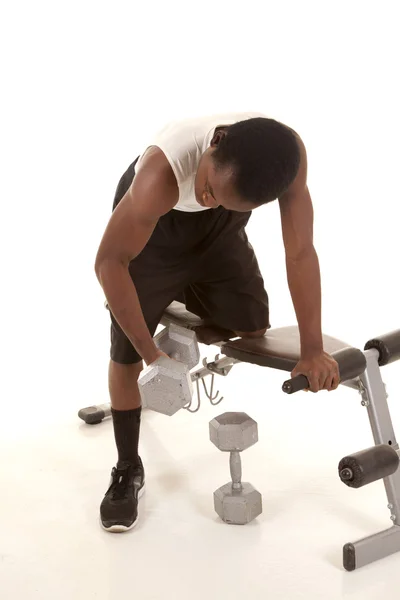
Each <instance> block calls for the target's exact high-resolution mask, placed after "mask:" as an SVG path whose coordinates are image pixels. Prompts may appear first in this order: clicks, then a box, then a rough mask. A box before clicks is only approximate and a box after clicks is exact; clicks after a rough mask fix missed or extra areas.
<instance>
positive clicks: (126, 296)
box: [95, 148, 179, 364]
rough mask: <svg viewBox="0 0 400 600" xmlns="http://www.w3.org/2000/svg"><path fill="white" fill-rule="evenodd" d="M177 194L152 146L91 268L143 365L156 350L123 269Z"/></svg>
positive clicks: (167, 169)
mask: <svg viewBox="0 0 400 600" xmlns="http://www.w3.org/2000/svg"><path fill="white" fill-rule="evenodd" d="M178 198H179V191H178V185H177V182H176V179H175V176H174V174H173V171H172V169H171V167H170V165H169V163H168V161H167V159H166V157H165V155H164V154H163V153H162V152H161V150H160V149H159V148H151V149H150V150H148V151H147V153H146V155H145V156H144V158H143V162H142V164H141V167H140V169H139V170H138V172H137V174H136V176H135V178H134V180H133V183H132V185H131V187H130V189H129V190H128V192H127V193H126V194H125V196H124V197H123V198H122V200H121V201H120V203H119V204H118V206H117V207H116V209H115V210H114V212H113V214H112V216H111V218H110V221H109V222H108V225H107V227H106V230H105V232H104V235H103V238H102V240H101V243H100V246H99V249H98V252H97V256H96V262H95V271H96V275H97V278H98V280H99V282H100V285H101V286H102V288H103V291H104V294H105V297H106V299H107V303H108V306H109V308H110V310H111V312H112V314H113V316H114V317H115V319H116V320H117V322H118V323H119V325H120V326H121V328H122V330H123V331H124V333H125V335H126V336H127V337H128V338H129V340H130V341H131V343H132V344H133V346H134V347H135V349H136V351H137V352H138V353H139V354H140V356H141V357H142V358H143V359H144V360H145V362H146V363H147V364H149V363H151V362H153V361H154V360H155V359H156V358H157V348H156V346H155V344H154V341H153V339H152V337H151V335H150V332H149V330H148V327H147V325H146V322H145V320H144V317H143V312H142V309H141V306H140V303H139V299H138V295H137V292H136V288H135V285H134V283H133V282H132V279H131V276H130V274H129V270H128V267H129V263H130V261H131V260H133V259H134V258H135V257H136V256H138V254H140V252H141V251H142V250H143V248H144V247H145V245H146V244H147V242H148V240H149V238H150V236H151V234H152V233H153V231H154V228H155V227H156V225H157V222H158V220H159V218H160V217H161V216H162V215H164V214H166V213H167V212H169V211H170V210H172V208H173V207H174V206H175V205H176V203H177V202H178Z"/></svg>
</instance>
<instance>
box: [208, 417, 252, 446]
mask: <svg viewBox="0 0 400 600" xmlns="http://www.w3.org/2000/svg"><path fill="white" fill-rule="evenodd" d="M210 440H211V441H212V443H213V444H215V445H216V446H217V448H219V450H221V451H222V452H242V451H243V450H246V448H250V446H252V445H253V444H255V443H256V442H258V427H257V422H256V421H254V419H252V418H251V417H249V415H246V413H242V412H227V413H224V414H223V415H220V416H219V417H216V418H215V419H213V420H212V421H211V422H210Z"/></svg>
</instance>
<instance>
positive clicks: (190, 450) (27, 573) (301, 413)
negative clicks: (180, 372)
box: [0, 365, 400, 600]
mask: <svg viewBox="0 0 400 600" xmlns="http://www.w3.org/2000/svg"><path fill="white" fill-rule="evenodd" d="M395 367H396V365H391V366H389V367H386V372H385V375H386V377H385V381H386V383H387V384H388V386H389V392H390V391H392V392H393V387H394V386H395V384H396V381H395V378H396V372H397V371H398V369H396V368H395ZM283 376H284V374H283V373H279V372H271V371H269V370H264V369H261V368H258V367H252V366H249V365H237V366H236V367H235V368H234V369H233V370H232V372H231V374H230V375H229V377H228V378H227V379H225V380H221V379H220V380H219V381H218V383H219V384H220V387H221V389H222V390H223V392H224V394H225V400H224V401H223V403H222V404H221V405H220V406H218V407H215V408H212V407H210V406H209V405H207V404H204V406H203V409H202V410H201V411H200V412H199V413H197V414H196V415H190V414H188V413H187V412H186V411H182V412H180V413H178V414H177V415H176V416H175V417H173V418H168V417H164V416H162V415H158V414H155V413H150V412H146V413H145V414H144V416H143V426H142V441H141V454H142V456H143V459H144V462H145V466H146V471H147V493H146V494H145V496H144V498H143V500H142V502H141V505H140V524H139V525H138V527H137V528H136V529H135V530H133V531H131V532H129V533H126V534H120V535H115V534H114V535H113V534H109V533H106V532H104V531H103V530H102V529H101V528H100V527H99V522H98V509H99V503H100V501H101V498H102V495H103V493H104V492H105V489H106V487H107V484H108V480H109V472H110V469H111V467H112V464H113V462H114V460H115V450H114V442H113V434H112V424H111V422H110V420H107V421H104V422H103V423H102V424H101V425H97V426H94V427H89V426H86V425H85V424H83V423H82V422H81V421H79V420H78V419H77V417H76V410H77V409H78V408H79V407H80V406H79V405H78V404H77V401H76V400H75V404H76V406H75V404H74V402H72V401H70V402H69V403H68V402H63V403H60V402H57V401H55V400H54V397H53V399H51V398H50V396H49V395H48V392H49V389H47V392H46V394H45V395H44V396H45V398H44V400H43V404H42V405H38V404H36V406H34V405H29V403H27V404H26V407H25V411H24V415H23V417H24V418H22V421H21V414H18V411H17V412H15V410H14V409H13V407H12V406H9V405H8V406H7V408H6V417H5V418H4V419H3V420H2V432H1V441H0V452H1V456H2V461H1V466H0V471H1V482H2V486H1V487H2V491H1V496H0V520H1V535H0V596H1V598H2V600H20V599H21V600H22V599H24V600H27V599H36V598H40V599H43V600H44V599H48V598H52V599H53V598H57V599H58V600H64V599H68V600H72V599H82V600H83V599H85V600H88V599H90V598H96V600H105V599H107V600H109V599H112V600H114V599H115V600H117V599H118V598H140V599H143V600H144V599H153V598H154V599H165V598H171V599H172V598H173V599H174V600H180V599H183V598H191V599H193V600H197V599H204V598H210V599H212V600H214V599H215V600H222V599H225V598H230V599H232V600H236V599H239V598H240V599H242V598H247V597H249V598H252V599H255V600H256V599H263V600H265V599H266V598H268V599H271V600H278V599H280V598H282V599H285V600H289V599H290V600H295V599H297V598H306V599H307V600H310V599H314V598H315V599H319V598H321V599H322V598H323V599H325V600H328V599H332V600H333V599H335V600H336V599H338V598H351V599H352V600H359V599H360V600H372V599H377V600H378V599H382V598H383V597H385V595H386V596H387V595H389V594H391V593H393V592H394V591H395V590H397V589H398V586H399V585H400V570H399V565H400V556H399V555H395V556H392V557H389V558H387V559H385V560H382V561H380V562H379V563H375V564H373V565H371V566H369V567H366V568H364V569H361V570H359V571H356V572H354V573H347V572H346V571H344V570H343V568H342V563H341V559H342V546H343V544H345V543H347V542H352V541H356V540H357V539H359V538H362V537H364V536H366V535H370V534H372V533H375V532H377V531H380V530H382V529H384V528H386V527H388V526H390V521H389V511H388V510H387V508H386V504H387V502H386V498H385V495H384V488H383V485H382V483H380V482H379V483H376V484H373V485H371V486H369V487H367V488H363V489H360V490H351V489H348V488H347V487H346V486H344V485H343V484H341V483H340V481H339V479H338V476H337V464H338V462H339V460H340V459H341V458H342V457H343V456H344V455H345V454H347V453H349V452H354V451H357V450H361V449H362V448H366V447H369V446H370V445H372V439H371V434H370V430H369V425H368V419H367V415H366V413H365V412H364V411H365V409H363V408H362V407H361V406H360V398H359V396H358V395H357V394H356V393H355V392H353V391H351V390H349V389H347V388H344V387H341V388H340V389H339V391H337V392H335V393H334V394H333V393H332V394H328V393H320V394H318V395H313V394H305V393H301V394H297V395H295V396H291V397H288V396H286V395H285V394H283V393H282V392H281V391H280V386H281V383H282V381H283ZM250 378H251V379H250ZM50 387H51V386H50ZM394 389H395V388H394ZM54 391H55V390H54ZM61 394H62V392H61ZM394 395H395V394H394V393H393V396H394ZM99 400H100V401H105V400H106V397H103V398H100V399H99ZM83 405H85V403H83ZM81 406H82V402H81ZM391 409H392V413H393V420H394V422H395V425H396V423H397V424H399V420H400V410H399V408H398V407H397V406H396V402H393V403H391ZM38 410H42V411H43V416H42V419H41V420H40V423H39V424H38V423H36V425H35V426H34V427H30V426H29V420H30V417H32V422H34V421H36V422H37V419H38V414H37V411H38ZM226 410H245V411H246V412H248V414H250V415H251V416H252V417H253V418H255V419H256V420H257V421H258V424H259V436H260V441H259V443H258V444H257V445H256V446H254V447H253V448H251V449H249V450H247V451H246V452H245V453H244V454H243V466H244V480H245V481H250V482H251V483H253V485H255V486H256V487H257V488H258V489H259V490H260V492H261V493H262V494H263V503H264V511H263V514H262V516H261V517H260V518H258V519H257V521H256V522H253V523H252V524H250V525H248V526H245V527H235V526H228V525H225V524H223V523H222V522H221V521H219V519H218V517H217V516H216V514H215V513H214V510H213V491H214V490H215V489H216V488H217V487H219V486H220V485H222V484H224V483H226V482H227V481H228V478H229V476H228V457H227V455H226V454H222V453H220V452H219V451H218V450H217V449H216V448H215V447H214V446H213V445H212V444H211V442H210V441H209V438H208V422H209V421H210V419H211V418H212V417H213V416H215V415H218V414H220V413H222V412H225V411H226ZM18 422H20V427H18V425H17V424H18ZM396 593H397V592H396Z"/></svg>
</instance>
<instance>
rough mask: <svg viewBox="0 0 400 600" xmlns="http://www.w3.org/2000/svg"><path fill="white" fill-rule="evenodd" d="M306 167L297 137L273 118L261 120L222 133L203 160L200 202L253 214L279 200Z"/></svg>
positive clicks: (198, 177)
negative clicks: (258, 207)
mask: <svg viewBox="0 0 400 600" xmlns="http://www.w3.org/2000/svg"><path fill="white" fill-rule="evenodd" d="M299 166H300V147H299V143H298V139H297V137H296V134H295V133H294V132H293V131H292V130H291V129H289V128H288V127H287V126H285V125H283V124H282V123H279V122H278V121H274V120H273V119H266V118H261V117H260V118H255V119H248V120H246V121H240V122H239V123H235V124H234V125H231V126H229V127H226V128H223V129H220V130H217V131H216V132H215V135H214V137H213V139H212V141H211V146H210V148H208V149H207V150H206V152H205V153H204V154H203V156H202V157H201V160H200V163H199V168H198V171H197V175H196V183H195V191H196V199H197V202H198V203H199V204H201V205H202V206H207V207H210V208H217V207H218V206H223V207H224V208H226V209H228V210H235V211H241V212H245V211H249V210H252V209H253V208H256V207H257V206H261V205H262V204H266V203H267V202H271V201H272V200H275V199H276V198H279V197H280V196H281V195H282V194H283V193H284V192H285V191H286V190H287V189H288V187H289V186H290V184H291V183H292V182H293V181H294V179H295V177H296V175H297V172H298V169H299Z"/></svg>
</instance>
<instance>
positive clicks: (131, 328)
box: [96, 261, 157, 364]
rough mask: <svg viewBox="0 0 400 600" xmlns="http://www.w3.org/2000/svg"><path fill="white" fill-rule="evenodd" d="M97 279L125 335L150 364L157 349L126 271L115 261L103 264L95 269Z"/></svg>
mask: <svg viewBox="0 0 400 600" xmlns="http://www.w3.org/2000/svg"><path fill="white" fill-rule="evenodd" d="M96 275H97V278H98V280H99V282H100V285H101V286H102V288H103V291H104V294H105V296H106V299H107V303H108V306H109V308H110V310H111V312H112V314H113V316H114V318H115V319H116V320H117V322H118V323H119V325H120V327H121V328H122V330H123V331H124V333H125V335H126V336H127V338H128V339H129V340H130V342H131V343H132V344H133V346H134V348H135V350H136V351H137V352H138V354H140V356H141V357H142V358H143V359H144V361H145V362H146V363H147V364H149V363H151V362H153V360H155V359H156V358H157V356H156V352H157V347H156V345H155V343H154V341H153V338H152V337H151V335H150V332H149V329H148V327H147V325H146V322H145V319H144V317H143V312H142V308H141V306H140V302H139V298H138V295H137V292H136V288H135V285H134V283H133V282H132V279H131V276H130V274H129V271H128V268H127V267H125V266H124V265H122V264H119V263H116V262H114V261H112V262H106V261H105V262H104V263H102V264H100V265H98V266H96Z"/></svg>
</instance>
